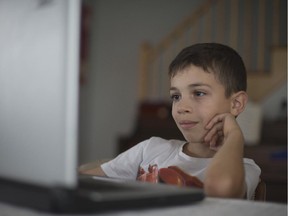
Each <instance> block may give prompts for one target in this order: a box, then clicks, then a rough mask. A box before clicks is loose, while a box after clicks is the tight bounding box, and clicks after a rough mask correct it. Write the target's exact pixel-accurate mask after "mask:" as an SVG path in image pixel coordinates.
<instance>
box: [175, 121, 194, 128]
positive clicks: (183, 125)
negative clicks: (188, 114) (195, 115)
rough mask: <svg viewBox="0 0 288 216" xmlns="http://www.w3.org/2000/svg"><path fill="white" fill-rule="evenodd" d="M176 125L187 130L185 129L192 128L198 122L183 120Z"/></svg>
mask: <svg viewBox="0 0 288 216" xmlns="http://www.w3.org/2000/svg"><path fill="white" fill-rule="evenodd" d="M178 124H179V126H180V127H181V128H182V129H185V130H187V129H191V128H194V127H195V126H196V125H197V124H198V122H195V121H189V120H183V121H179V122H178Z"/></svg>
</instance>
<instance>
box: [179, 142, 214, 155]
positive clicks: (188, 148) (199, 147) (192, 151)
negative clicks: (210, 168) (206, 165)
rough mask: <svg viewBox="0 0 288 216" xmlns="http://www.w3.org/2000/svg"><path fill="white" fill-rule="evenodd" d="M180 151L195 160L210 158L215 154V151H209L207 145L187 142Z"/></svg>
mask: <svg viewBox="0 0 288 216" xmlns="http://www.w3.org/2000/svg"><path fill="white" fill-rule="evenodd" d="M182 151H183V153H184V154H186V155H189V156H191V157H197V158H212V157H213V156H214V155H215V153H216V151H214V150H212V149H210V148H209V147H208V145H207V144H204V143H189V142H187V143H186V144H185V145H184V147H183V150H182Z"/></svg>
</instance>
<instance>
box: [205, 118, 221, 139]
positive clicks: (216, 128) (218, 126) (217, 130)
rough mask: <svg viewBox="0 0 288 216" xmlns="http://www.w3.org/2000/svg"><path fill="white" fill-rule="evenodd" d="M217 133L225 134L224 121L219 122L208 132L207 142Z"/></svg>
mask: <svg viewBox="0 0 288 216" xmlns="http://www.w3.org/2000/svg"><path fill="white" fill-rule="evenodd" d="M215 134H218V135H223V123H222V122H219V123H217V124H216V125H214V126H213V127H212V128H211V129H210V130H209V131H208V132H207V134H206V136H205V138H204V140H205V142H209V141H210V140H211V139H212V137H213V136H214V135H215Z"/></svg>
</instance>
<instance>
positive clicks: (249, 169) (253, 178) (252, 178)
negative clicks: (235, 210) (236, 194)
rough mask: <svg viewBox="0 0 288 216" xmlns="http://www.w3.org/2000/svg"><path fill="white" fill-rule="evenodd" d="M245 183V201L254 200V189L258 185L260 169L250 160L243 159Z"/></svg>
mask: <svg viewBox="0 0 288 216" xmlns="http://www.w3.org/2000/svg"><path fill="white" fill-rule="evenodd" d="M244 168H245V182H246V185H247V199H249V200H251V199H254V195H255V189H256V187H257V185H258V183H259V179H260V174H261V169H260V168H259V166H258V165H257V164H256V163H255V162H254V161H253V160H251V159H247V158H244Z"/></svg>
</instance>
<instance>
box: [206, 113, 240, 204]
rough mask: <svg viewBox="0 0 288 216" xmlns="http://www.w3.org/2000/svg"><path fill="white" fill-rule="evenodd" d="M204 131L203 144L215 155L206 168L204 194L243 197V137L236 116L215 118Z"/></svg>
mask: <svg viewBox="0 0 288 216" xmlns="http://www.w3.org/2000/svg"><path fill="white" fill-rule="evenodd" d="M207 129H208V130H209V132H208V133H207V135H206V137H205V141H208V143H209V145H210V147H211V148H213V149H216V150H217V152H216V154H215V156H214V157H213V159H212V160H211V163H210V164H209V165H208V167H207V171H206V175H205V179H204V190H205V193H206V194H207V196H214V197H229V198H244V196H245V192H246V184H245V172H244V165H243V147H244V137H243V134H242V131H241V129H240V127H239V125H238V123H237V122H236V119H235V117H234V116H233V115H231V114H228V113H225V114H220V115H217V116H215V117H214V118H213V119H212V120H211V121H210V122H209V123H208V125H207ZM219 137H221V138H219ZM219 140H220V144H219Z"/></svg>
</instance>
